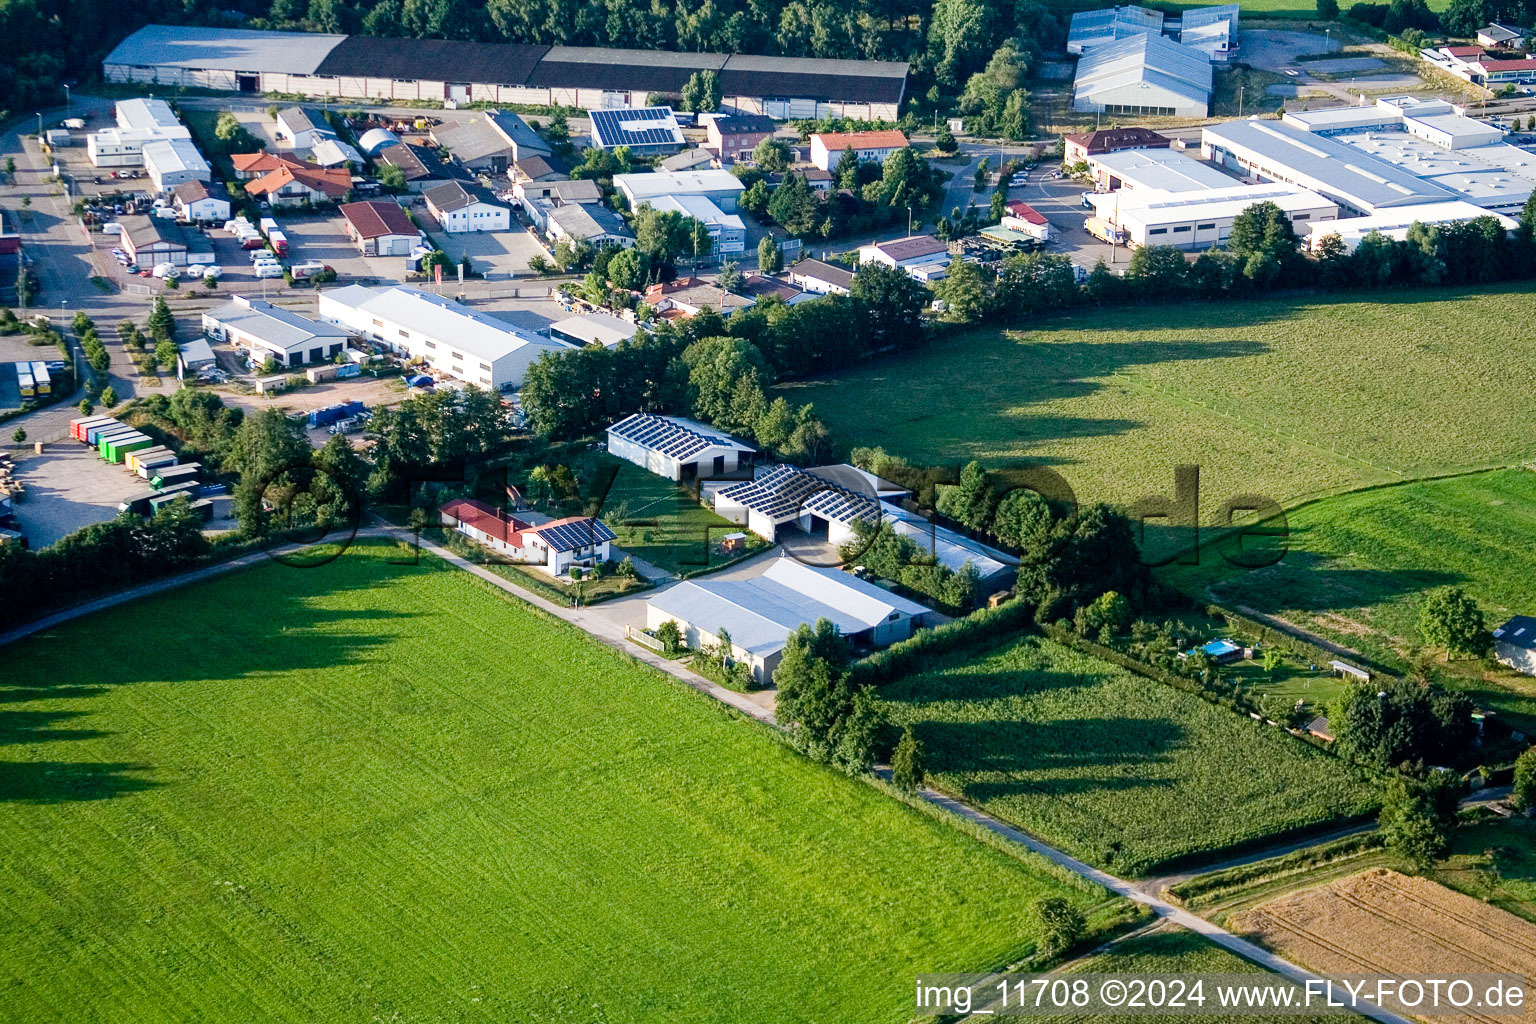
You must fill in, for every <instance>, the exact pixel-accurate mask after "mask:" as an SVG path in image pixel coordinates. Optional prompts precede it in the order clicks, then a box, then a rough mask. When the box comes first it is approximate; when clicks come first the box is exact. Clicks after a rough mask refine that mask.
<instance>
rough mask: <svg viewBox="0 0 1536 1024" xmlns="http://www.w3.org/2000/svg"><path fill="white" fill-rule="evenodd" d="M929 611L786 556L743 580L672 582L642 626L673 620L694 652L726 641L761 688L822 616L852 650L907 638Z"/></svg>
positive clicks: (653, 626) (850, 576)
mask: <svg viewBox="0 0 1536 1024" xmlns="http://www.w3.org/2000/svg"><path fill="white" fill-rule="evenodd" d="M931 617H932V613H931V612H930V611H929V610H928V609H927V608H925V607H923V606H922V605H920V604H918V603H917V602H915V601H909V600H907V599H906V598H904V597H898V596H897V595H895V594H893V593H892V592H891V591H889V590H886V589H884V588H883V587H879V586H876V585H875V584H873V583H869V582H867V581H865V580H861V579H859V578H858V577H856V576H854V575H853V574H852V573H847V572H843V571H842V570H840V569H828V568H822V567H818V566H810V565H806V564H804V563H802V562H799V561H797V560H795V559H794V558H790V557H781V558H779V559H777V560H775V561H774V562H773V563H771V564H770V565H769V566H768V567H767V568H766V569H765V570H764V571H763V572H762V573H761V574H760V575H758V576H755V577H752V578H750V579H745V580H721V579H712V578H705V579H702V580H698V581H693V580H687V581H684V582H682V583H677V584H674V585H673V586H671V587H668V588H667V589H666V590H663V591H661V592H660V593H657V594H656V595H655V596H653V597H651V598H650V599H649V600H647V602H646V612H645V622H646V628H647V629H651V630H654V629H656V628H657V627H659V626H661V625H662V624H663V623H666V622H673V623H676V625H677V627H678V629H679V631H680V632H681V633H682V635H683V639H684V640H685V642H686V643H687V644H688V646H689V647H691V648H694V649H695V650H697V649H699V648H701V647H703V646H705V645H717V644H719V643H720V642H721V640H720V633H721V632H722V631H723V632H725V633H727V634H729V636H730V647H731V650H730V653H729V657H730V658H731V659H732V660H733V661H736V662H738V663H740V664H744V665H746V666H748V668H749V669H750V671H751V673H752V677H753V678H754V679H756V680H757V681H758V682H760V683H767V682H769V681H771V680H772V678H773V672H774V669H776V668H778V666H779V662H780V660H781V659H782V657H783V654H784V647H785V645H786V644H787V643H788V641H789V635H790V634H791V633H793V632H794V631H795V630H796V629H798V628H799V627H800V626H802V625H807V626H809V625H815V624H816V623H817V622H818V621H820V620H822V619H826V620H828V621H829V622H831V623H832V624H833V625H835V626H837V628H838V630H839V632H841V633H842V635H843V636H844V637H845V638H846V639H847V641H848V642H849V644H850V645H852V646H853V647H854V648H855V649H856V650H862V649H865V648H870V647H883V646H886V645H887V644H892V643H895V642H896V641H898V640H905V639H906V638H907V637H909V636H911V635H912V631H913V630H914V629H915V628H918V627H920V626H922V625H924V624H926V623H927V622H928V621H929V620H930V618H931Z"/></svg>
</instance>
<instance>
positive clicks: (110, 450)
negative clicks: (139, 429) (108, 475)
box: [107, 434, 155, 463]
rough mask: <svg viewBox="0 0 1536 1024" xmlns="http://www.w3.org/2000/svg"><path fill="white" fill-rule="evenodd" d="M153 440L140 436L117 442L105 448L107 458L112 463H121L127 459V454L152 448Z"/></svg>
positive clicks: (144, 435) (143, 435) (146, 436)
mask: <svg viewBox="0 0 1536 1024" xmlns="http://www.w3.org/2000/svg"><path fill="white" fill-rule="evenodd" d="M154 445H155V439H154V438H152V437H150V436H149V435H148V434H140V435H139V436H138V437H130V438H129V439H128V440H126V441H119V442H117V443H115V444H111V445H108V446H107V457H108V458H109V459H111V460H112V461H113V462H116V463H121V462H123V460H125V459H127V458H128V453H129V452H136V451H138V450H139V449H140V448H153V447H154Z"/></svg>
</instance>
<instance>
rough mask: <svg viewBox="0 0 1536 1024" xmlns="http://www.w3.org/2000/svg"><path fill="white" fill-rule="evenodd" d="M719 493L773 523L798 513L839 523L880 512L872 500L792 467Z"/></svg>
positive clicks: (869, 518) (865, 518)
mask: <svg viewBox="0 0 1536 1024" xmlns="http://www.w3.org/2000/svg"><path fill="white" fill-rule="evenodd" d="M720 496H721V497H723V498H725V499H727V500H728V501H733V502H735V503H736V504H738V505H742V506H745V507H746V508H749V509H751V510H752V511H754V512H758V513H761V514H762V515H765V516H768V517H769V518H771V519H772V520H773V521H774V522H775V523H782V522H787V521H789V520H790V519H794V518H797V517H799V515H800V513H801V512H815V513H816V514H817V515H819V516H821V517H822V518H824V519H836V520H837V521H839V522H851V521H853V520H854V519H859V520H863V521H866V522H872V521H873V520H875V519H877V518H878V517H879V515H880V508H879V506H878V505H877V504H876V503H875V501H874V499H872V498H869V497H866V496H864V495H860V494H855V493H854V492H853V491H850V490H848V489H847V488H845V487H839V486H838V485H837V484H834V483H830V482H828V481H827V480H824V479H822V478H821V477H819V476H817V475H816V474H814V473H807V472H806V471H805V470H803V469H798V468H796V467H794V466H776V467H774V468H773V469H772V470H770V471H769V472H767V473H765V474H763V475H762V476H760V477H758V478H757V479H756V480H753V481H752V482H751V483H745V484H738V485H737V486H735V487H728V488H726V489H725V490H723V491H721V492H720Z"/></svg>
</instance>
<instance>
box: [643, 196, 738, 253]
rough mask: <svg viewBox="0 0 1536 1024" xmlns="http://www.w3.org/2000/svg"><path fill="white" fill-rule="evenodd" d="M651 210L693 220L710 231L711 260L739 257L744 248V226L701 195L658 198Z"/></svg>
mask: <svg viewBox="0 0 1536 1024" xmlns="http://www.w3.org/2000/svg"><path fill="white" fill-rule="evenodd" d="M650 206H651V208H652V209H655V210H658V211H661V212H663V213H667V212H673V213H680V214H682V215H683V216H684V217H692V218H693V219H694V220H696V221H698V222H699V223H700V224H703V225H704V226H705V227H706V228H708V229H709V238H710V243H711V245H710V257H711V258H712V259H722V258H728V257H731V256H739V255H741V254H742V253H743V252H746V249H747V225H746V222H744V221H743V220H742V219H741V218H740V217H738V216H737V215H736V214H734V213H726V212H725V211H724V210H722V209H720V207H718V206H716V205H715V204H714V203H713V202H711V201H710V200H709V199H707V198H705V197H704V196H658V197H657V198H655V199H652V200H651V201H650Z"/></svg>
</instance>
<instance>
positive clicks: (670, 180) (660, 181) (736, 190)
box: [613, 169, 744, 213]
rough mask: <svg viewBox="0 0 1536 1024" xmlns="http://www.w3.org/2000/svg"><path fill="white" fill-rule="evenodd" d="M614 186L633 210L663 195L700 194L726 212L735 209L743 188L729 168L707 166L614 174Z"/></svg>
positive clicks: (733, 211)
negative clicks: (693, 169) (720, 168)
mask: <svg viewBox="0 0 1536 1024" xmlns="http://www.w3.org/2000/svg"><path fill="white" fill-rule="evenodd" d="M613 187H614V188H616V189H618V190H619V192H620V193H621V194H622V195H623V196H624V198H625V200H627V201H628V202H629V208H630V209H632V210H633V209H638V208H639V206H640V204H641V203H648V202H650V201H651V200H653V199H660V198H661V197H662V196H703V197H704V198H705V199H708V200H711V201H712V202H713V203H714V204H715V205H716V206H718V207H720V209H722V210H724V211H725V212H726V213H735V212H736V200H737V199H739V198H740V197H741V193H742V192H743V191H744V189H743V186H742V184H741V179H740V178H738V177H736V175H734V174H732V173H731V172H730V171H723V170H708V169H706V170H697V171H651V172H650V173H640V174H615V175H614V176H613Z"/></svg>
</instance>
